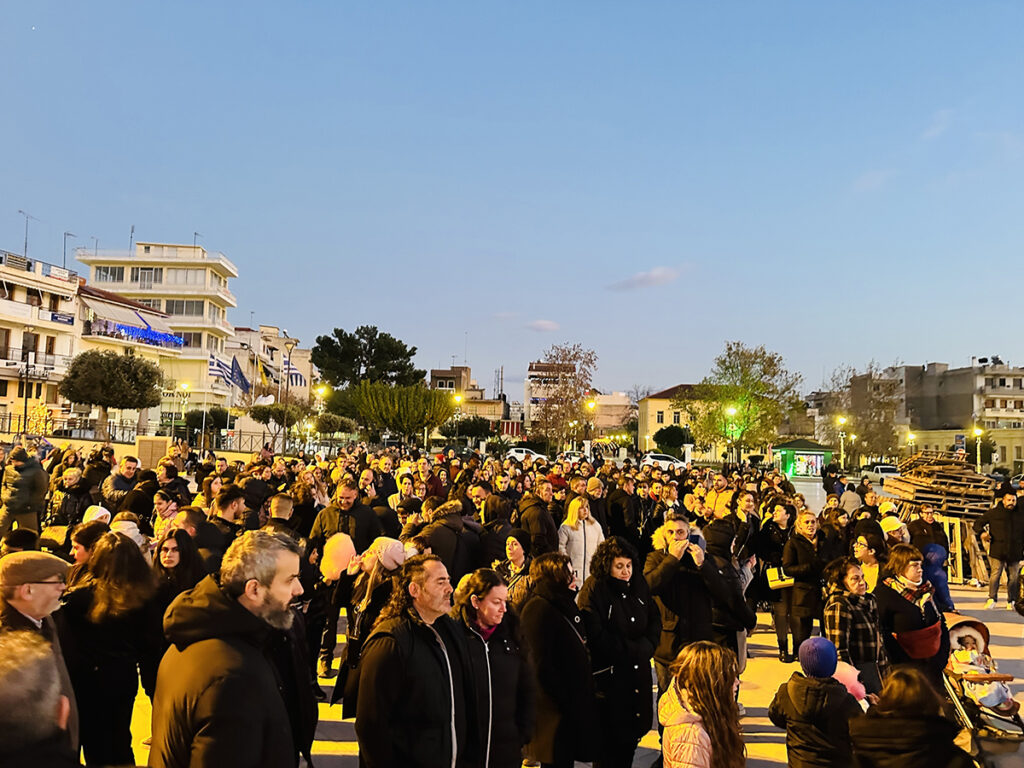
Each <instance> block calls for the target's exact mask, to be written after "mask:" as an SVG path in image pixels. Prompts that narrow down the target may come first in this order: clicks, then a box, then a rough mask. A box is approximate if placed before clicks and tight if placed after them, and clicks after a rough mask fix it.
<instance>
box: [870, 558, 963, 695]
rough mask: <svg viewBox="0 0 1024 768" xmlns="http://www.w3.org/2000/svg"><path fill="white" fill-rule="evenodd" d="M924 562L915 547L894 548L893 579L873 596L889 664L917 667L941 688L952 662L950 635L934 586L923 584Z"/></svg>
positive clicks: (879, 586)
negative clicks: (947, 666)
mask: <svg viewBox="0 0 1024 768" xmlns="http://www.w3.org/2000/svg"><path fill="white" fill-rule="evenodd" d="M923 559H924V558H923V556H922V555H921V553H920V552H919V551H918V550H917V548H916V547H912V546H910V545H909V544H897V545H896V546H894V547H893V548H892V549H891V550H889V562H888V564H887V566H886V568H887V570H888V572H889V573H890V574H892V575H891V576H889V577H888V578H886V579H885V580H883V581H882V582H881V583H880V584H879V585H878V586H877V587H875V592H874V595H875V600H876V601H878V622H879V624H880V625H881V629H882V640H883V641H884V642H885V652H886V655H887V656H888V657H889V661H890V662H892V663H893V664H909V665H912V666H915V667H917V668H918V669H919V670H921V672H923V673H924V674H925V675H927V676H928V678H929V679H930V680H931V682H932V684H933V685H935V686H936V687H939V686H941V685H942V670H943V668H944V667H945V666H946V662H947V661H949V632H947V631H946V622H945V619H944V618H943V616H942V612H941V611H940V610H939V608H938V606H937V605H936V603H935V600H934V599H933V596H932V592H933V590H932V585H931V584H930V583H929V582H927V581H925V580H924V573H923V569H922V561H923Z"/></svg>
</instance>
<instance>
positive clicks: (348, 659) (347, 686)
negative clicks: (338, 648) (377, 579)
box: [331, 579, 394, 718]
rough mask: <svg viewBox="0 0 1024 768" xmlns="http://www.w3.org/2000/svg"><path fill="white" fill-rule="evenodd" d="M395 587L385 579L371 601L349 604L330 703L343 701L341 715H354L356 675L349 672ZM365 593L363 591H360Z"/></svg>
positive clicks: (356, 694) (371, 596) (375, 589)
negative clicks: (343, 645) (361, 604)
mask: <svg viewBox="0 0 1024 768" xmlns="http://www.w3.org/2000/svg"><path fill="white" fill-rule="evenodd" d="M393 587H394V581H393V580H392V579H384V580H383V581H382V582H381V583H380V584H378V585H377V586H376V587H374V589H373V593H372V594H371V595H370V601H369V602H368V603H367V604H366V606H365V607H364V608H363V609H362V610H360V609H359V606H358V605H349V608H348V611H347V616H348V624H347V628H346V631H345V650H344V653H343V655H342V658H341V664H340V668H339V670H338V678H337V679H336V680H335V681H334V691H333V692H332V693H331V704H337V703H338V702H339V701H342V700H344V703H343V704H342V707H341V716H342V717H343V718H347V717H355V716H356V700H357V697H358V694H359V688H358V682H359V678H358V676H357V675H354V674H352V670H354V669H355V668H356V667H357V666H358V665H359V656H360V655H361V653H362V650H363V642H364V641H365V640H366V638H368V637H369V636H370V632H371V631H372V630H373V625H374V623H376V621H377V618H378V617H379V616H380V612H381V611H382V610H384V606H385V605H387V603H388V600H389V599H390V598H391V592H392V589H393ZM363 591H364V593H365V590H363Z"/></svg>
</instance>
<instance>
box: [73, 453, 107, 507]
mask: <svg viewBox="0 0 1024 768" xmlns="http://www.w3.org/2000/svg"><path fill="white" fill-rule="evenodd" d="M110 471H111V468H110V462H109V461H107V460H106V459H104V458H97V459H95V460H93V459H90V460H89V461H87V462H86V464H85V468H84V469H83V470H82V479H81V481H80V482H82V483H83V484H84V485H85V487H86V488H88V489H89V491H90V493H92V490H93V488H95V489H96V492H95V493H93V497H92V498H93V501H95V502H96V503H97V504H99V503H100V501H101V500H102V498H103V497H102V496H101V495H100V492H99V490H100V486H101V485H103V481H104V480H106V479H107V476H108V475H110Z"/></svg>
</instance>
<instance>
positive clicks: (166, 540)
mask: <svg viewBox="0 0 1024 768" xmlns="http://www.w3.org/2000/svg"><path fill="white" fill-rule="evenodd" d="M153 573H154V575H155V576H156V582H157V589H156V603H157V608H158V610H159V612H160V615H161V616H162V615H163V613H164V611H166V610H167V607H168V606H169V605H170V604H171V601H173V600H174V598H176V597H177V596H178V595H180V594H181V593H182V592H187V591H188V590H190V589H192V587H194V586H195V585H196V584H198V583H199V581H200V579H202V578H203V576H205V575H206V569H205V568H204V567H203V559H202V557H201V556H200V555H199V550H198V549H197V548H196V545H195V542H194V541H193V540H192V537H191V536H189V535H188V533H187V532H186V531H184V530H182V529H181V528H172V529H171V530H169V531H167V532H166V533H165V534H164V536H163V538H162V539H160V542H159V543H158V544H157V545H156V551H155V552H154V553H153Z"/></svg>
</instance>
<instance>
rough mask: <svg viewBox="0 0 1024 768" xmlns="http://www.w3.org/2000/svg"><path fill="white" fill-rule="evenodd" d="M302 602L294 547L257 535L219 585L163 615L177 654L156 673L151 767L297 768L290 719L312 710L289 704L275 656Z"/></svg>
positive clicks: (178, 601) (208, 584)
mask: <svg viewBox="0 0 1024 768" xmlns="http://www.w3.org/2000/svg"><path fill="white" fill-rule="evenodd" d="M301 594H302V586H301V584H300V582H299V547H298V545H297V544H296V543H295V541H294V540H292V539H291V538H290V537H288V536H285V535H283V534H273V533H265V532H263V531H248V532H246V533H244V534H243V535H242V536H240V537H239V538H238V539H237V540H236V541H235V542H234V543H233V544H232V545H231V547H230V548H229V549H228V551H227V552H226V553H225V555H224V562H223V563H222V564H221V570H220V575H219V577H218V576H215V575H210V576H207V577H206V578H205V579H203V580H202V581H201V582H199V584H198V585H197V586H196V587H195V588H194V589H192V590H189V591H188V592H184V593H182V594H181V595H179V596H178V597H177V598H175V600H174V602H173V603H171V606H170V608H168V609H167V613H166V614H165V616H164V633H165V634H166V635H167V638H168V640H170V641H171V647H170V648H169V649H168V650H167V653H166V654H164V658H163V660H162V661H161V662H160V671H159V673H158V675H157V687H156V696H155V698H154V701H153V744H152V748H151V750H150V753H149V765H150V766H153V767H154V768H187V766H190V765H231V766H238V767H239V768H257V767H259V768H263V767H264V766H265V767H266V768H278V767H279V766H295V765H297V764H298V759H299V750H298V749H297V745H296V743H295V740H294V738H293V735H292V727H291V725H290V720H289V712H291V711H297V710H300V709H307V707H304V706H303V702H300V701H285V699H284V695H283V692H282V688H281V687H280V686H279V682H278V681H279V680H280V679H281V678H282V677H283V676H284V675H282V672H284V671H285V670H276V669H275V668H274V666H273V663H272V662H271V661H269V660H268V653H267V652H268V648H269V644H270V643H271V642H272V640H273V639H274V638H273V637H272V636H273V635H275V634H277V633H282V632H286V631H287V630H288V629H289V628H290V627H291V625H292V621H293V620H294V614H293V612H292V610H291V608H290V603H291V601H292V600H293V599H294V598H296V597H298V596H299V595H301ZM288 671H291V670H288ZM307 693H308V695H309V696H310V697H312V691H309V690H307ZM314 711H315V710H314Z"/></svg>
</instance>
